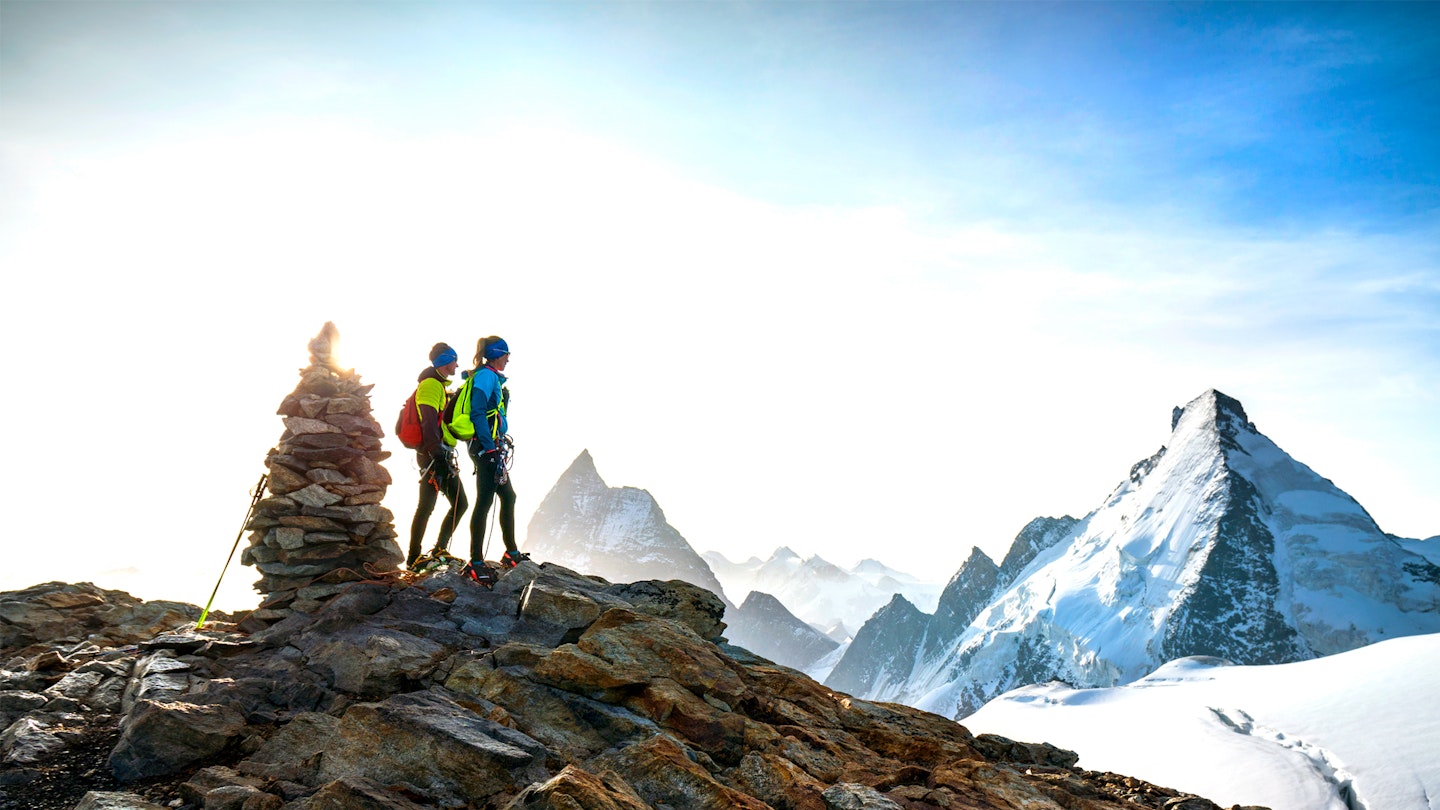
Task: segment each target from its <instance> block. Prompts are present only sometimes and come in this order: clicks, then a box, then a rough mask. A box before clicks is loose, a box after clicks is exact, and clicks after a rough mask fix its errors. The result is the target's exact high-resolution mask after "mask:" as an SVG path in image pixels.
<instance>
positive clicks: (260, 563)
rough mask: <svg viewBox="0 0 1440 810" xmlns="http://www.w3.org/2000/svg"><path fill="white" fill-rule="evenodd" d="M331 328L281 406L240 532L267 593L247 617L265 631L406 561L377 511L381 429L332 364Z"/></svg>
mask: <svg viewBox="0 0 1440 810" xmlns="http://www.w3.org/2000/svg"><path fill="white" fill-rule="evenodd" d="M338 337H339V335H338V333H337V330H336V329H335V325H334V324H333V323H326V324H325V327H324V328H323V329H322V330H321V331H320V334H318V335H316V336H315V338H314V339H313V340H311V341H310V347H309V348H310V365H309V366H307V367H306V368H303V369H301V370H300V384H299V385H297V386H296V387H295V391H294V392H293V393H291V394H290V395H289V396H287V397H285V400H284V401H283V402H281V403H280V409H279V411H278V413H279V414H280V415H281V416H283V417H284V419H285V432H284V434H282V435H281V436H280V442H279V444H277V445H276V446H275V447H274V448H272V449H271V450H270V453H269V455H268V456H267V457H266V459H265V464H266V466H267V467H268V468H269V470H270V472H269V490H270V493H271V494H270V497H268V498H265V499H263V500H261V501H260V502H259V503H257V504H256V506H255V511H254V514H253V516H252V517H251V519H250V522H249V524H248V525H247V528H248V529H249V530H250V531H251V534H250V546H249V548H247V549H245V553H244V555H243V556H242V557H241V562H242V563H244V564H245V565H253V566H255V567H256V568H258V569H259V570H260V573H261V574H262V576H261V577H260V580H259V581H258V582H256V583H255V590H257V591H259V592H260V593H262V594H264V595H265V598H264V601H263V602H262V603H261V606H260V609H258V610H256V611H255V612H254V613H252V614H251V615H250V618H249V620H248V621H249V622H250V623H251V624H252V625H260V626H263V625H264V624H266V623H270V622H274V621H278V620H280V619H283V618H285V617H286V616H288V615H290V614H291V612H293V611H299V612H302V613H310V612H313V611H314V610H316V609H317V608H319V607H320V606H321V605H322V604H324V602H325V601H326V600H328V599H329V598H331V597H332V596H334V595H335V594H337V593H339V592H340V591H342V590H343V589H344V588H345V587H346V583H350V582H355V581H358V580H363V579H366V578H368V576H367V572H369V573H376V572H384V571H393V570H396V568H397V567H398V566H399V564H400V563H401V562H403V561H404V560H405V557H404V555H403V554H402V553H401V551H400V546H399V544H398V543H396V542H395V537H396V534H395V524H394V515H392V514H391V512H390V510H389V509H386V508H385V507H384V506H381V501H383V500H384V498H385V488H386V487H388V486H389V485H390V481H391V479H390V473H388V472H387V471H386V470H385V468H384V467H382V466H381V465H380V462H381V461H383V460H384V459H386V458H388V457H389V456H390V454H389V453H388V452H386V451H384V450H382V449H381V445H380V438H381V437H382V436H383V435H384V430H383V429H382V428H381V427H380V423H379V422H377V421H375V417H374V416H373V415H372V413H371V409H370V397H369V394H370V389H371V388H373V386H370V385H362V384H361V383H360V375H358V374H356V373H355V371H354V370H353V369H342V368H340V366H339V365H338V364H337V363H336V362H335V357H334V347H335V343H336V341H337V339H338Z"/></svg>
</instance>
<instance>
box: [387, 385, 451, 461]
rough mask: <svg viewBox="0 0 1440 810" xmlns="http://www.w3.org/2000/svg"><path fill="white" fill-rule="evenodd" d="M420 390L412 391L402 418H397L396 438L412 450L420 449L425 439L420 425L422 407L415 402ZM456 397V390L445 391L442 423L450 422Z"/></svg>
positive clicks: (401, 413) (402, 409) (401, 412)
mask: <svg viewBox="0 0 1440 810" xmlns="http://www.w3.org/2000/svg"><path fill="white" fill-rule="evenodd" d="M419 390H420V389H419V388H418V387H417V388H416V389H415V391H411V392H410V398H409V399H407V400H405V407H403V408H401V409H400V418H399V419H397V420H395V436H396V438H398V439H399V440H400V443H401V444H403V445H405V446H406V447H408V448H410V449H411V450H419V449H420V445H421V444H422V443H424V441H425V431H424V430H423V429H422V428H421V426H420V408H419V407H418V406H417V405H416V404H415V392H416V391H419ZM456 399H457V397H456V392H454V391H446V392H445V413H444V415H443V416H441V417H440V418H441V424H448V423H449V421H450V418H451V414H452V413H453V412H454V409H455V400H456Z"/></svg>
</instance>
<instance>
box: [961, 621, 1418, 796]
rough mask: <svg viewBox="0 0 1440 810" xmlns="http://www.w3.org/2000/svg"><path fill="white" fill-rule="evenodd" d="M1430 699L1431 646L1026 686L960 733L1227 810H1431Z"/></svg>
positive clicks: (1183, 665)
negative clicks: (1063, 751)
mask: <svg viewBox="0 0 1440 810" xmlns="http://www.w3.org/2000/svg"><path fill="white" fill-rule="evenodd" d="M1437 695H1440V635H1437V634H1429V635H1421V636H1411V637H1409V638H1399V639H1391V640H1389V641H1383V642H1379V643H1377V644H1373V645H1371V646H1368V647H1364V648H1362V649H1358V650H1353V651H1350V652H1345V653H1340V654H1337V655H1333V656H1329V657H1326V658H1320V659H1315V660H1310V661H1302V662H1299V663H1291V664H1278V665H1271V666H1248V667H1247V666H1231V665H1227V664H1226V663H1224V662H1222V661H1219V660H1217V659H1205V658H1187V659H1181V660H1178V661H1175V662H1172V663H1169V664H1166V665H1164V666H1162V667H1160V668H1159V669H1157V670H1156V671H1155V672H1154V673H1152V674H1151V675H1149V676H1148V677H1145V678H1143V679H1141V680H1138V681H1135V682H1134V683H1131V684H1129V685H1127V686H1122V687H1115V688H1103V689H1075V688H1072V687H1069V686H1065V685H1063V684H1059V683H1050V684H1046V685H1042V686H1028V687H1023V688H1021V689H1016V690H1014V691H1012V692H1009V693H1006V694H1005V695H1003V696H1001V697H999V698H997V699H995V700H993V701H991V702H990V703H988V704H986V705H985V707H984V708H982V709H981V710H980V711H978V712H976V713H975V714H973V715H971V716H969V717H966V718H964V720H963V721H962V722H963V723H964V724H965V725H966V727H967V728H969V729H970V730H971V731H972V732H974V733H976V734H981V733H985V732H990V733H995V734H1001V735H1004V736H1006V737H1011V738H1013V739H1019V740H1044V741H1046V742H1049V743H1052V744H1054V745H1058V746H1060V747H1062V748H1068V749H1070V750H1073V751H1075V752H1076V753H1078V754H1079V755H1080V762H1079V766H1080V767H1082V768H1087V769H1091V770H1107V771H1115V772H1118V773H1125V774H1130V775H1133V776H1136V777H1138V778H1141V779H1144V780H1147V781H1150V782H1155V783H1157V784H1163V785H1166V786H1169V787H1173V788H1177V789H1179V790H1183V791H1188V792H1192V793H1196V794H1199V795H1202V796H1206V797H1208V798H1210V799H1212V800H1214V801H1216V802H1218V803H1220V804H1221V805H1223V806H1228V805H1231V804H1240V805H1262V806H1267V807H1271V808H1273V809H1274V810H1356V809H1358V808H1368V809H1369V810H1431V809H1432V808H1434V807H1435V806H1436V805H1435V803H1436V801H1437V800H1440V701H1437V700H1436V696H1437Z"/></svg>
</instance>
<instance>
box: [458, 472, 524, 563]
mask: <svg viewBox="0 0 1440 810" xmlns="http://www.w3.org/2000/svg"><path fill="white" fill-rule="evenodd" d="M491 458H495V454H491V455H490V456H489V457H486V456H481V457H480V459H478V460H477V461H476V470H475V511H474V512H471V513H470V561H471V562H479V561H480V560H483V559H484V558H485V557H484V548H485V521H487V520H489V519H490V504H491V503H493V502H494V500H495V496H496V495H497V494H498V495H499V496H500V537H501V538H503V539H504V541H505V549H506V550H507V551H514V552H516V553H517V554H518V553H519V551H520V549H519V548H518V547H517V546H516V545H515V486H514V485H513V484H512V483H511V482H510V476H509V474H508V473H507V474H506V475H505V483H503V484H501V483H498V482H497V481H496V480H495V479H496V478H498V477H499V473H500V465H499V460H498V458H496V460H495V461H491V460H490V459H491Z"/></svg>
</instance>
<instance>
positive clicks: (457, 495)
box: [405, 459, 469, 567]
mask: <svg viewBox="0 0 1440 810" xmlns="http://www.w3.org/2000/svg"><path fill="white" fill-rule="evenodd" d="M421 463H423V464H426V465H428V466H429V469H428V470H427V471H426V472H425V474H424V475H422V476H420V500H419V501H418V502H417V503H416V504H415V519H414V520H412V521H410V553H409V554H408V555H407V556H406V558H405V565H406V567H409V566H411V565H414V564H415V560H416V559H418V558H419V557H420V545H421V540H422V539H423V538H424V537H425V526H426V524H428V523H429V522H430V513H431V512H434V511H435V502H436V501H437V500H438V499H439V497H440V494H441V493H442V492H443V493H444V494H445V499H446V500H448V501H450V511H449V512H446V513H445V519H444V521H443V522H442V523H441V524H440V538H439V539H438V540H436V541H435V547H436V548H438V549H440V550H442V551H447V550H449V548H450V537H451V536H452V535H453V534H455V529H456V528H457V527H458V526H459V525H460V518H461V517H462V516H464V514H465V509H466V508H467V507H468V506H469V504H468V503H466V502H465V488H464V487H462V486H460V472H459V470H457V469H455V468H454V467H453V466H451V465H450V464H447V463H445V462H444V461H436V462H435V463H433V464H431V463H430V462H429V461H428V460H425V459H422V461H421Z"/></svg>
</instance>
